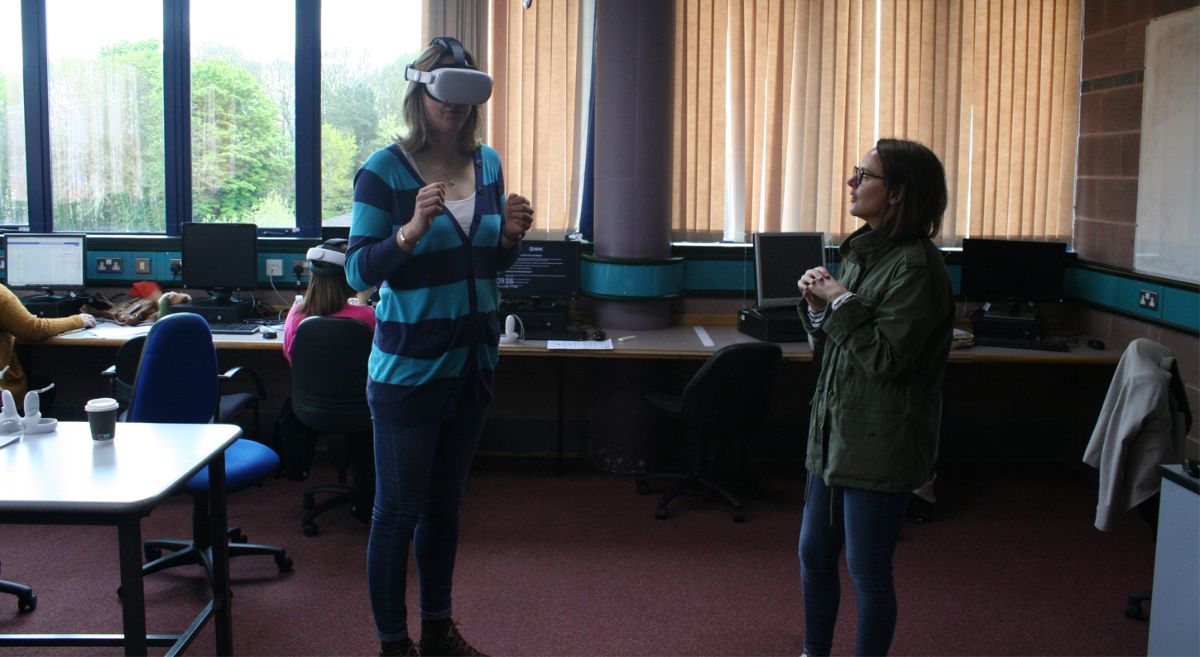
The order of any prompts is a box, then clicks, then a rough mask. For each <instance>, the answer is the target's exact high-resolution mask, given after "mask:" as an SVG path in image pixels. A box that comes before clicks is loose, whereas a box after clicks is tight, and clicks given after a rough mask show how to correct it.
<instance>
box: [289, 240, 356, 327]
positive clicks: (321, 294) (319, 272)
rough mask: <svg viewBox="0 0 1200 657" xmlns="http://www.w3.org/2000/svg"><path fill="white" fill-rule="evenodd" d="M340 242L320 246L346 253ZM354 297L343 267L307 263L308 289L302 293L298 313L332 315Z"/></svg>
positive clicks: (325, 263)
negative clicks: (302, 299) (302, 296)
mask: <svg viewBox="0 0 1200 657" xmlns="http://www.w3.org/2000/svg"><path fill="white" fill-rule="evenodd" d="M332 242H342V240H331V241H330V242H325V243H323V244H321V248H324V249H329V250H331V251H339V252H341V253H345V252H346V245H345V244H344V243H337V244H335V243H332ZM352 296H354V288H352V287H350V283H348V282H347V281H346V269H345V268H344V267H341V266H338V265H335V264H330V263H327V262H314V261H311V260H310V261H309V263H308V289H307V290H306V291H305V292H304V301H301V302H300V312H302V313H304V314H305V315H308V316H309V317H313V316H317V315H332V314H333V313H336V312H337V311H339V310H341V309H342V308H344V307H345V306H346V300H347V299H349V298H350V297H352Z"/></svg>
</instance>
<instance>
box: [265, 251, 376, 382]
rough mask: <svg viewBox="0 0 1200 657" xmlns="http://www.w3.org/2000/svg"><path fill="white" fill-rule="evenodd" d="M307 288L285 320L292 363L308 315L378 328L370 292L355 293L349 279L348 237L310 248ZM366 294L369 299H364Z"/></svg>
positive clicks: (286, 345)
mask: <svg viewBox="0 0 1200 657" xmlns="http://www.w3.org/2000/svg"><path fill="white" fill-rule="evenodd" d="M306 258H307V259H308V273H309V277H308V289H307V290H305V291H304V299H303V300H302V301H301V302H300V303H297V304H295V305H293V306H292V309H291V310H290V311H288V316H287V319H286V320H285V321H284V322H283V356H284V358H287V361H288V362H289V363H291V362H292V343H293V342H294V341H295V339H296V330H297V329H299V328H300V322H302V321H304V319H305V318H307V317H314V316H318V315H320V316H324V315H328V316H330V317H349V318H350V319H357V320H358V321H360V322H363V323H365V324H366V325H367V326H370V327H371V328H372V329H374V328H375V309H374V308H372V307H371V306H370V305H369V304H368V303H367V298H369V297H370V291H369V290H368V291H364V292H355V291H354V288H352V287H350V284H349V283H347V282H346V240H343V239H332V240H327V241H325V242H323V243H321V244H318V245H317V246H314V247H313V248H311V249H309V250H308V253H307V254H306ZM364 297H367V298H364Z"/></svg>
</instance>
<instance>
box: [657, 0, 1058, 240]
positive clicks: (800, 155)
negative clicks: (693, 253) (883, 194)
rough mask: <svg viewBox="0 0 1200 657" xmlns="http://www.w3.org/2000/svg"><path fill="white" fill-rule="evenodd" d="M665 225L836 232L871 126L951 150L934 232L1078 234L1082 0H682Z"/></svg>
mask: <svg viewBox="0 0 1200 657" xmlns="http://www.w3.org/2000/svg"><path fill="white" fill-rule="evenodd" d="M676 12H677V16H676V30H675V56H676V57H675V80H674V82H675V96H674V99H673V102H674V115H675V126H674V135H673V136H674V139H673V173H672V189H671V194H672V231H673V237H674V238H675V239H692V240H696V239H699V240H711V239H726V240H733V241H742V240H745V239H746V237H747V235H748V234H749V233H752V232H758V231H780V230H783V231H825V232H827V233H829V234H830V235H831V236H834V237H835V238H836V237H839V236H844V235H846V234H848V233H850V232H852V231H853V230H854V229H855V228H856V227H857V224H858V222H857V220H856V219H854V218H853V217H850V216H848V215H847V212H846V210H847V202H848V194H847V192H848V189H847V187H846V186H845V181H846V178H847V176H848V174H849V172H850V170H851V168H852V167H853V166H854V165H855V164H856V163H857V162H858V160H859V158H860V157H861V156H862V154H863V153H864V152H866V151H867V150H869V149H870V148H871V146H872V145H873V144H874V142H875V141H876V140H877V139H878V138H880V137H899V138H904V139H913V140H916V141H920V142H922V143H924V144H926V145H928V146H929V147H930V148H932V149H933V150H934V152H936V153H937V154H938V155H939V157H941V159H942V161H943V163H944V164H945V165H946V171H947V184H948V185H949V188H950V194H951V202H950V207H949V208H948V210H947V215H946V218H945V221H944V225H943V231H942V237H941V240H942V243H943V244H947V245H952V244H955V243H957V242H959V241H960V240H961V239H962V238H963V237H967V236H971V237H1020V238H1027V239H1063V238H1069V237H1070V234H1071V221H1072V197H1073V180H1074V178H1073V174H1074V165H1075V139H1076V133H1077V116H1078V89H1079V46H1080V14H1081V5H1080V0H974V1H966V2H963V1H960V0H800V1H794V2H793V1H787V0H679V1H678V2H677V4H676Z"/></svg>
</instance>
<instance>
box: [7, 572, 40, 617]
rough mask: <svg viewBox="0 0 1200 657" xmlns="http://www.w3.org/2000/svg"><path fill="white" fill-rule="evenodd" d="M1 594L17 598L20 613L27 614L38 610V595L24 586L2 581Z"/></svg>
mask: <svg viewBox="0 0 1200 657" xmlns="http://www.w3.org/2000/svg"><path fill="white" fill-rule="evenodd" d="M0 593H8V594H10V595H15V596H17V610H18V611H21V612H27V611H33V610H34V609H37V594H36V593H34V592H33V589H31V588H29V587H28V586H25V585H24V584H18V583H16V582H10V581H8V580H6V579H0Z"/></svg>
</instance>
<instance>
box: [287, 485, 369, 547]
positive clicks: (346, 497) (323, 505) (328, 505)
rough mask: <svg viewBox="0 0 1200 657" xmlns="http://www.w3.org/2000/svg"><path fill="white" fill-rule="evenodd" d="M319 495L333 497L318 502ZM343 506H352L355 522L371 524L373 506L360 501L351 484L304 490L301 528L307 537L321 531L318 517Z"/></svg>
mask: <svg viewBox="0 0 1200 657" xmlns="http://www.w3.org/2000/svg"><path fill="white" fill-rule="evenodd" d="M317 495H331V496H332V497H329V498H327V499H324V500H321V501H320V502H317V499H316V496H317ZM343 504H349V505H350V515H352V516H354V519H355V520H358V521H359V522H361V523H363V524H370V522H371V505H370V504H368V503H365V502H364V501H360V500H358V496H357V495H356V494H355V487H354V486H353V485H351V484H324V485H321V486H309V487H308V488H305V489H304V518H303V519H302V520H301V526H302V529H303V531H304V535H305V536H316V535H317V533H318V532H319V531H320V528H319V527H318V526H317V523H316V517H317V516H319V515H321V514H322V513H325V512H326V511H328V510H330V509H332V508H335V507H339V506H342V505H343Z"/></svg>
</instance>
